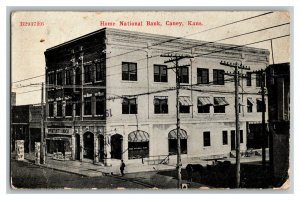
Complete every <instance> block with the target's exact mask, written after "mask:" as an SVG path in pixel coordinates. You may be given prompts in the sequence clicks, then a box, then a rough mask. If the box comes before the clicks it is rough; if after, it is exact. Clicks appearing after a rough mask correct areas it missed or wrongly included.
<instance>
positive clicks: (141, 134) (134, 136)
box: [128, 130, 149, 142]
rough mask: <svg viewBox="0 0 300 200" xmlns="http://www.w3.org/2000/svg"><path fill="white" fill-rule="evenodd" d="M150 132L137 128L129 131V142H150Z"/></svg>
mask: <svg viewBox="0 0 300 200" xmlns="http://www.w3.org/2000/svg"><path fill="white" fill-rule="evenodd" d="M148 141H149V134H148V133H147V132H145V131H141V130H137V131H133V132H131V133H129V135H128V142H148Z"/></svg>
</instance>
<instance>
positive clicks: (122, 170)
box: [120, 160, 125, 176]
mask: <svg viewBox="0 0 300 200" xmlns="http://www.w3.org/2000/svg"><path fill="white" fill-rule="evenodd" d="M124 169H125V163H124V161H123V160H121V165H120V171H121V175H122V176H124Z"/></svg>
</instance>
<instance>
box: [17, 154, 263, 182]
mask: <svg viewBox="0 0 300 200" xmlns="http://www.w3.org/2000/svg"><path fill="white" fill-rule="evenodd" d="M14 158H15V156H14V154H12V159H14ZM226 160H229V161H230V162H231V163H232V164H234V163H235V158H227V159H226ZM34 161H35V158H34V153H31V154H28V153H25V159H24V162H29V163H33V164H34ZM255 161H261V156H253V157H242V158H241V163H246V162H255ZM189 163H193V164H201V165H203V166H206V165H207V164H210V163H209V162H207V161H203V160H197V161H193V162H188V161H186V162H183V165H182V166H183V168H185V166H186V165H187V164H189ZM40 166H41V167H46V168H49V169H55V170H58V171H64V172H69V173H73V174H77V175H81V176H86V177H97V176H103V175H120V169H119V166H118V165H116V166H103V165H101V163H96V164H93V163H92V162H89V161H82V162H80V161H78V160H76V161H72V160H68V161H59V160H54V159H52V158H50V157H47V159H46V164H44V165H40ZM174 169H176V166H175V164H174V165H170V164H169V165H164V164H159V165H147V164H126V167H125V174H127V176H128V175H129V174H132V173H139V172H158V171H165V170H174Z"/></svg>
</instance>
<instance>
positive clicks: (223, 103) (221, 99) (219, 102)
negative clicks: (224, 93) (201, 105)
mask: <svg viewBox="0 0 300 200" xmlns="http://www.w3.org/2000/svg"><path fill="white" fill-rule="evenodd" d="M228 105H229V103H228V102H227V101H226V99H225V97H215V98H214V106H228Z"/></svg>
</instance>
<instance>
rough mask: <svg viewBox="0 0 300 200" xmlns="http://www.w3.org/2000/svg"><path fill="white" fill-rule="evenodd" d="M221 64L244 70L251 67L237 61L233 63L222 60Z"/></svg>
mask: <svg viewBox="0 0 300 200" xmlns="http://www.w3.org/2000/svg"><path fill="white" fill-rule="evenodd" d="M220 65H224V66H228V67H233V68H235V67H237V68H238V69H243V70H250V67H248V66H244V65H243V64H242V63H241V64H239V63H237V62H234V63H231V62H226V61H221V62H220Z"/></svg>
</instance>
